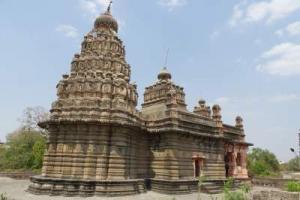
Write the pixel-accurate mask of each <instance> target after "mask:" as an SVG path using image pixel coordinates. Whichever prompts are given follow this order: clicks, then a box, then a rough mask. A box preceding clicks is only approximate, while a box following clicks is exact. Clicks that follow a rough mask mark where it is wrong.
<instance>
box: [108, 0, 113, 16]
mask: <svg viewBox="0 0 300 200" xmlns="http://www.w3.org/2000/svg"><path fill="white" fill-rule="evenodd" d="M112 3H113V1H112V0H110V2H109V4H108V7H107V12H108V13H110V10H111V4H112Z"/></svg>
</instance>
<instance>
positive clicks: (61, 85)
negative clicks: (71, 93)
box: [57, 81, 65, 96]
mask: <svg viewBox="0 0 300 200" xmlns="http://www.w3.org/2000/svg"><path fill="white" fill-rule="evenodd" d="M64 91H65V86H64V82H63V81H60V82H59V83H58V84H57V95H58V96H61V95H62V94H63V93H64Z"/></svg>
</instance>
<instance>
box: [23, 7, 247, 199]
mask: <svg viewBox="0 0 300 200" xmlns="http://www.w3.org/2000/svg"><path fill="white" fill-rule="evenodd" d="M117 31H118V24H117V21H116V20H115V19H114V18H113V17H112V16H111V14H110V8H109V9H108V10H107V12H105V13H104V14H103V15H101V16H100V17H98V18H97V19H96V22H95V26H94V29H93V30H92V31H91V32H89V33H88V34H87V35H86V36H85V37H84V40H83V42H82V49H81V52H80V54H75V56H74V59H73V60H72V62H71V72H70V74H66V75H63V78H62V80H61V81H60V82H59V83H58V85H57V96H58V99H57V100H56V101H55V102H54V103H53V104H52V109H51V117H50V120H48V121H46V122H41V123H40V126H41V127H43V128H45V129H47V130H48V131H49V141H48V145H47V149H46V153H45V156H44V164H43V169H42V175H41V176H38V177H33V178H32V179H31V180H32V182H33V184H32V185H31V186H30V187H29V191H30V192H32V193H35V194H51V195H66V196H74V195H82V196H92V195H127V194H134V193H140V192H144V191H145V190H146V186H147V187H148V188H151V187H152V189H153V190H155V191H159V192H165V193H174V192H176V193H187V192H194V191H196V189H197V177H198V176H202V175H204V176H206V180H207V181H212V183H214V181H223V180H225V178H226V176H232V177H234V178H238V179H247V178H248V175H247V166H246V153H247V149H248V146H249V144H248V143H246V142H245V134H244V130H243V120H242V118H241V117H238V118H237V119H236V126H230V125H226V124H223V122H222V115H221V107H220V106H219V105H214V106H213V107H212V109H211V108H210V107H209V106H207V105H206V103H205V101H204V100H201V101H199V106H197V107H195V110H194V112H189V111H188V110H187V108H186V103H185V93H184V89H183V88H182V87H180V86H178V85H176V84H175V83H174V82H173V81H172V76H171V74H170V73H169V72H168V71H167V69H166V68H164V69H163V70H162V71H161V72H160V73H159V75H158V80H157V82H156V83H154V84H153V85H152V86H149V87H147V88H146V91H145V94H144V103H143V104H142V110H141V111H138V110H137V109H136V106H137V99H138V94H137V86H136V85H135V84H134V83H131V82H130V76H131V68H130V65H129V64H127V62H126V60H125V47H124V45H123V42H122V41H121V40H120V39H119V38H118V36H117Z"/></svg>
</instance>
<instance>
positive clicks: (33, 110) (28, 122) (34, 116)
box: [19, 106, 49, 135]
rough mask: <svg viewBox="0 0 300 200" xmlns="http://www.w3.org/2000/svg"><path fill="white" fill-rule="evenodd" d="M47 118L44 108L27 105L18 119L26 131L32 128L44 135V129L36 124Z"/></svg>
mask: <svg viewBox="0 0 300 200" xmlns="http://www.w3.org/2000/svg"><path fill="white" fill-rule="evenodd" d="M48 119H49V113H48V112H47V111H46V109H45V108H43V107H40V106H37V107H27V108H26V109H25V110H24V111H23V115H22V117H21V118H20V119H19V121H20V122H21V127H22V128H23V129H26V130H28V131H31V130H34V131H39V132H41V133H42V134H44V135H46V134H47V133H46V131H45V130H44V129H42V128H40V127H39V126H38V123H40V122H43V121H46V120H48Z"/></svg>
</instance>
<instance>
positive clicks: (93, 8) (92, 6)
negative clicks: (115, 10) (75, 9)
mask: <svg viewBox="0 0 300 200" xmlns="http://www.w3.org/2000/svg"><path fill="white" fill-rule="evenodd" d="M109 2H110V1H109V0H79V3H80V6H81V8H82V9H83V10H84V11H86V12H88V13H89V14H91V15H93V16H96V15H98V14H99V13H100V11H101V10H104V9H106V8H107V6H108V4H109Z"/></svg>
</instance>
